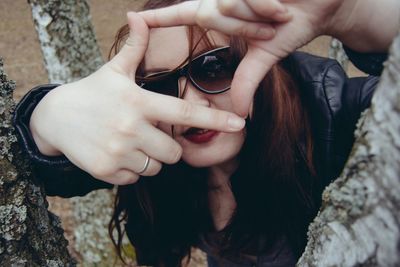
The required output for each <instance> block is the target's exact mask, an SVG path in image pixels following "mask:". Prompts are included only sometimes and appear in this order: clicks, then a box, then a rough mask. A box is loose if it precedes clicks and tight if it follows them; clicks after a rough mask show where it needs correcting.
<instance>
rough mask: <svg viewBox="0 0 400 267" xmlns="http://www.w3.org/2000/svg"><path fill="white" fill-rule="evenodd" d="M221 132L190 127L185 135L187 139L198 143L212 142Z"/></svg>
mask: <svg viewBox="0 0 400 267" xmlns="http://www.w3.org/2000/svg"><path fill="white" fill-rule="evenodd" d="M218 133H219V132H217V131H213V130H203V129H198V128H190V129H189V130H187V131H186V132H185V134H184V135H183V136H184V137H185V138H186V139H187V140H189V141H190V142H193V143H196V144H202V143H207V142H210V141H211V140H212V139H213V138H214V137H215V136H216V135H217V134H218Z"/></svg>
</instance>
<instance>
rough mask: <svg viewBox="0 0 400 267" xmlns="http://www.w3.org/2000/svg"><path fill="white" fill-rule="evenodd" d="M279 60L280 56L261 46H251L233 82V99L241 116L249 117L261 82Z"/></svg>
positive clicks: (235, 107) (236, 110)
mask: <svg viewBox="0 0 400 267" xmlns="http://www.w3.org/2000/svg"><path fill="white" fill-rule="evenodd" d="M278 60H279V58H278V57H276V56H274V55H272V54H270V53H267V52H266V51H264V50H262V49H260V48H256V47H249V50H248V51H247V53H246V55H245V56H244V58H243V59H242V60H241V62H240V64H239V66H238V67H237V69H236V72H235V75H234V77H233V80H232V84H231V100H232V103H233V106H234V109H235V112H236V113H237V114H238V115H239V116H242V117H247V115H248V114H249V108H250V105H251V104H252V102H253V98H254V94H255V93H256V90H257V88H258V86H259V84H260V82H261V81H262V80H263V79H264V77H265V75H266V74H267V73H268V71H269V70H270V69H271V67H272V66H273V65H274V64H275V63H276V62H278Z"/></svg>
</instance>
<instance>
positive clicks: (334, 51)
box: [328, 38, 349, 72]
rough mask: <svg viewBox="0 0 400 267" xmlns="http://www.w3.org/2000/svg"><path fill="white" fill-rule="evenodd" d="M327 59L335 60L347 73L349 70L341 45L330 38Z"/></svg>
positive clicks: (347, 60)
mask: <svg viewBox="0 0 400 267" xmlns="http://www.w3.org/2000/svg"><path fill="white" fill-rule="evenodd" d="M328 57H329V58H333V59H336V60H337V61H338V62H339V63H340V65H342V68H343V69H344V70H345V71H346V72H347V71H348V69H349V59H348V57H347V55H346V52H345V51H344V49H343V45H342V43H341V42H340V41H339V40H338V39H335V38H332V40H331V43H330V45H329V50H328Z"/></svg>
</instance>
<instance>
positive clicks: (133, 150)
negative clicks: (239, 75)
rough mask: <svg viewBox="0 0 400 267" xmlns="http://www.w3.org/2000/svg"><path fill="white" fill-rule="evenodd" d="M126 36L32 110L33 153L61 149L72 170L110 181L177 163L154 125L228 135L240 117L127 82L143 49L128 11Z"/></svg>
mask: <svg viewBox="0 0 400 267" xmlns="http://www.w3.org/2000/svg"><path fill="white" fill-rule="evenodd" d="M128 22H129V26H130V28H131V32H130V37H129V39H128V41H127V43H126V44H125V46H124V47H123V48H122V50H121V51H120V53H118V54H117V55H116V56H115V57H114V58H113V59H112V60H111V61H110V62H109V63H107V64H105V65H104V66H103V67H102V68H101V69H99V70H98V71H96V72H95V73H93V74H91V75H90V76H88V77H86V78H84V79H82V80H79V81H77V82H74V83H70V84H66V85H63V86H60V87H57V88H56V89H54V90H52V91H51V92H50V93H48V95H46V97H45V98H44V99H43V100H42V101H41V102H40V103H39V105H38V106H37V107H36V109H35V110H34V112H33V114H32V118H31V124H30V127H31V131H32V134H33V136H34V139H35V142H36V144H37V145H38V147H39V149H40V151H41V152H42V153H44V154H47V155H57V154H61V153H62V154H64V155H65V156H66V157H67V158H68V159H69V160H71V162H73V163H74V164H75V165H77V166H78V167H79V168H81V169H83V170H84V171H86V172H88V173H90V174H91V175H92V176H94V177H96V178H98V179H101V180H103V181H106V182H109V183H112V184H119V185H121V184H128V183H133V182H135V181H137V179H138V177H139V174H138V172H140V171H141V170H142V169H143V167H144V165H145V162H146V158H147V156H149V157H150V162H149V165H148V167H147V169H146V170H145V171H144V172H143V173H140V175H144V176H151V175H155V174H157V173H158V172H159V171H160V169H161V167H162V163H168V164H172V163H175V162H177V161H178V160H179V159H180V157H181V154H182V148H181V147H180V145H179V144H178V143H177V142H176V141H175V140H174V139H173V138H171V137H170V136H169V135H167V134H166V133H164V132H162V131H161V130H159V129H157V124H158V122H160V121H162V122H165V123H169V124H174V125H175V124H177V125H187V126H193V127H199V128H205V129H215V130H219V131H226V132H233V131H238V130H240V129H242V128H243V126H244V120H243V119H241V118H239V117H238V116H237V115H235V114H232V113H228V112H225V111H219V110H213V109H210V108H206V107H203V106H198V105H194V104H192V103H189V102H186V101H184V100H181V99H178V98H175V97H170V96H165V95H160V94H156V93H153V92H149V91H146V90H144V89H142V88H140V87H139V86H137V85H136V84H135V82H134V79H135V73H136V68H137V66H138V65H139V63H140V62H141V60H142V58H143V56H144V53H145V51H146V49H147V44H148V39H149V29H148V27H147V25H146V23H145V22H144V21H143V19H142V18H141V17H140V16H138V15H137V14H134V13H130V14H129V15H128Z"/></svg>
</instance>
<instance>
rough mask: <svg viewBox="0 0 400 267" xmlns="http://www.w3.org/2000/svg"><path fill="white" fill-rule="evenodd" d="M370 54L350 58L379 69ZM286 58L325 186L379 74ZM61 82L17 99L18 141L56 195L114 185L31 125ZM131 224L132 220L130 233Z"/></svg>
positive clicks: (143, 260)
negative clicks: (39, 138) (46, 147)
mask: <svg viewBox="0 0 400 267" xmlns="http://www.w3.org/2000/svg"><path fill="white" fill-rule="evenodd" d="M370 57H371V55H363V54H357V53H354V54H352V57H351V59H352V61H353V62H358V63H360V62H362V63H360V64H357V63H356V65H358V66H363V65H365V66H367V67H366V68H365V69H362V70H363V71H365V72H368V71H370V72H372V73H374V74H380V72H381V71H382V63H383V61H384V60H385V59H386V57H385V55H381V56H379V57H375V56H373V57H372V58H373V59H372V60H370V61H368V60H369V58H370ZM368 62H370V64H367V63H368ZM283 64H284V66H285V67H286V68H287V69H288V71H289V72H290V73H291V74H292V77H294V78H295V80H296V81H297V83H298V85H299V88H300V90H301V95H302V98H303V99H304V100H305V105H306V106H307V109H308V111H309V116H310V124H311V127H312V134H313V140H314V149H315V155H314V158H315V162H314V163H315V167H316V170H317V173H318V174H319V176H320V177H321V178H322V179H323V182H322V183H323V185H322V186H325V185H327V184H329V183H330V182H331V181H332V180H333V179H335V178H336V177H338V176H339V174H340V172H341V170H342V169H343V166H344V164H345V162H346V160H347V157H348V155H349V153H350V151H351V147H352V145H353V142H354V135H353V133H354V130H355V125H356V123H357V121H358V118H359V117H360V114H361V112H362V111H363V110H365V109H366V108H367V107H369V105H370V103H371V98H372V94H373V91H374V89H375V88H376V86H377V83H378V80H379V78H378V77H374V76H368V77H360V78H348V77H347V75H346V73H345V72H344V71H343V69H342V68H341V66H340V65H339V63H338V62H337V61H335V60H331V59H326V58H322V57H317V56H313V55H309V54H306V53H301V52H296V53H293V54H292V55H290V56H289V57H288V58H286V59H285V60H284V61H283ZM370 65H371V66H370ZM56 86H57V85H43V86H39V87H36V88H34V89H32V90H31V91H30V92H29V93H28V94H27V95H26V96H25V97H24V98H23V99H22V100H21V102H20V103H19V104H18V106H17V108H16V112H15V115H14V124H15V127H16V130H17V133H18V137H19V141H20V143H21V145H22V148H23V150H24V151H25V152H26V153H27V154H28V155H29V156H30V158H31V159H32V161H33V163H34V166H35V169H36V172H37V177H39V178H40V179H41V180H42V181H43V183H44V186H45V189H46V193H47V194H48V195H51V196H53V195H58V196H62V197H73V196H82V195H85V194H87V193H89V192H90V191H93V190H95V189H99V188H112V187H113V185H111V184H108V183H105V182H102V181H99V180H97V179H95V178H93V177H91V176H90V175H89V174H88V173H86V172H84V171H82V170H80V169H79V168H77V167H75V166H74V165H73V164H72V163H71V162H69V161H68V159H66V158H65V157H47V156H44V155H42V154H41V153H40V151H39V150H38V148H37V147H36V145H35V143H34V141H33V138H32V135H31V133H30V131H29V119H30V116H31V114H32V112H33V110H34V108H35V107H36V105H37V104H38V103H39V101H40V100H41V99H42V98H43V97H44V96H45V95H46V94H47V93H48V92H49V91H50V90H52V89H54V88H55V87H56ZM300 148H302V146H301V145H300ZM303 152H304V151H303ZM132 230H133V229H131V231H130V229H129V226H127V234H128V236H129V235H130V232H132ZM133 231H134V230H133ZM132 242H133V240H132ZM150 252H151V250H149V253H147V252H146V250H143V251H137V258H138V262H139V263H140V264H149V263H151V262H152V259H153V256H154V255H153V256H152V255H151V253H150ZM257 266H258V265H257ZM260 266H271V265H268V264H262V265H260Z"/></svg>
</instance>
